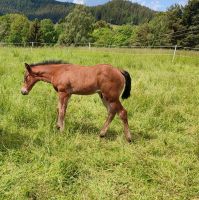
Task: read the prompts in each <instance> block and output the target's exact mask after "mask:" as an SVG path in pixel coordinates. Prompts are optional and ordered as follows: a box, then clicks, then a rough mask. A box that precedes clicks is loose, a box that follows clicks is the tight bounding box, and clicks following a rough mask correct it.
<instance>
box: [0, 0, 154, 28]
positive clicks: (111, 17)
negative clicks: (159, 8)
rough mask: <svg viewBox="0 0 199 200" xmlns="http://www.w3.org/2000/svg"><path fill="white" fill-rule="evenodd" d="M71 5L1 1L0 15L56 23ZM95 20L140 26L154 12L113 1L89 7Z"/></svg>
mask: <svg viewBox="0 0 199 200" xmlns="http://www.w3.org/2000/svg"><path fill="white" fill-rule="evenodd" d="M74 6H75V4H73V3H66V2H65V3H63V2H58V1H55V0H1V1H0V14H1V15H3V14H7V13H22V14H25V15H26V16H28V18H29V19H34V18H38V19H44V18H49V19H51V20H53V22H58V21H59V20H60V19H61V18H63V17H65V16H66V15H68V14H69V12H70V11H71V10H72V9H73V8H74ZM89 9H90V10H91V12H92V14H93V15H94V16H95V18H96V20H101V19H102V20H105V21H107V22H109V23H112V24H117V25H121V24H127V23H132V24H140V23H142V22H144V21H148V20H150V19H152V17H153V15H154V13H155V11H152V10H151V9H149V8H147V7H144V6H141V5H139V4H137V3H131V2H128V1H124V0H113V1H111V2H108V3H106V4H104V5H100V6H94V7H89Z"/></svg>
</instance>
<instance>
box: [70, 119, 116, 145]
mask: <svg viewBox="0 0 199 200" xmlns="http://www.w3.org/2000/svg"><path fill="white" fill-rule="evenodd" d="M101 128H102V127H97V126H95V124H92V123H88V122H86V123H79V122H75V123H72V125H71V126H70V127H69V132H72V133H75V132H80V134H82V135H96V136H99V134H100V130H101ZM118 135H119V134H118V132H117V131H115V130H114V128H109V130H108V131H107V134H106V136H105V137H104V138H106V139H107V140H110V141H114V140H116V139H117V136H118Z"/></svg>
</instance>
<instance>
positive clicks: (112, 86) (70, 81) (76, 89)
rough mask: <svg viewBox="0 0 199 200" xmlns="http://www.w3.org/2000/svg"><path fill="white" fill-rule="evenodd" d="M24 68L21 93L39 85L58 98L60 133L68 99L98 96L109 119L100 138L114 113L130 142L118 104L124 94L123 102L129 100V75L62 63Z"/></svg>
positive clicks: (109, 68) (106, 67)
mask: <svg viewBox="0 0 199 200" xmlns="http://www.w3.org/2000/svg"><path fill="white" fill-rule="evenodd" d="M25 67H26V72H25V76H24V85H23V87H22V89H21V93H22V94H23V95H27V94H28V93H29V92H30V90H31V89H32V87H33V86H34V85H35V83H36V82H38V81H45V82H48V83H51V84H52V85H53V87H54V89H55V90H56V91H57V93H58V96H59V104H58V120H57V127H58V128H59V129H60V130H61V131H63V129H64V117H65V112H66V108H67V104H68V100H69V98H70V97H71V95H72V94H78V95H90V94H94V93H98V94H99V96H100V98H101V99H102V102H103V104H104V105H105V107H106V108H107V111H108V117H107V119H106V122H105V124H104V126H103V128H102V130H101V132H100V136H101V137H104V136H105V135H106V132H107V130H108V127H109V125H110V123H111V121H112V120H113V118H114V117H115V115H116V113H117V114H118V115H119V117H120V118H121V120H122V122H123V124H124V133H125V137H126V139H127V141H128V142H131V133H130V130H129V125H128V118H127V111H126V110H125V109H124V107H123V106H122V104H121V102H120V100H119V98H120V95H121V93H122V91H123V90H124V91H123V94H122V98H123V99H127V98H128V97H129V96H130V91H131V77H130V75H129V73H128V72H126V71H123V70H119V69H117V68H113V67H112V66H111V65H106V64H99V65H95V66H92V67H86V66H79V65H74V64H69V63H63V62H62V61H46V62H43V63H37V64H31V65H28V64H25Z"/></svg>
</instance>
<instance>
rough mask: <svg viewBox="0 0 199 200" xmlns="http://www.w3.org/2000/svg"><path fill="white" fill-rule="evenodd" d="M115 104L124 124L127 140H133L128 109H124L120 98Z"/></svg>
mask: <svg viewBox="0 0 199 200" xmlns="http://www.w3.org/2000/svg"><path fill="white" fill-rule="evenodd" d="M114 104H115V106H116V108H117V113H118V115H119V117H120V119H121V120H122V122H123V124H124V134H125V137H126V140H127V141H128V142H131V140H132V137H131V133H130V130H129V125H128V117H127V111H126V110H125V109H124V107H123V106H122V104H121V102H120V101H119V100H118V101H117V102H115V103H114Z"/></svg>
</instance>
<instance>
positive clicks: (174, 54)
mask: <svg viewBox="0 0 199 200" xmlns="http://www.w3.org/2000/svg"><path fill="white" fill-rule="evenodd" d="M176 50H177V45H175V50H174V52H173V59H172V63H173V62H174V60H175V56H176Z"/></svg>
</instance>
